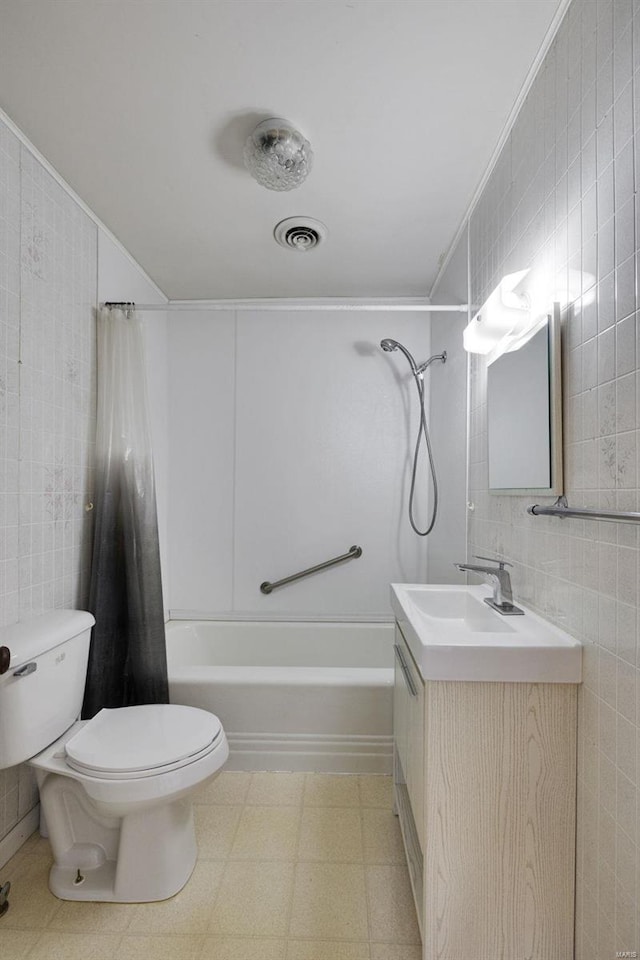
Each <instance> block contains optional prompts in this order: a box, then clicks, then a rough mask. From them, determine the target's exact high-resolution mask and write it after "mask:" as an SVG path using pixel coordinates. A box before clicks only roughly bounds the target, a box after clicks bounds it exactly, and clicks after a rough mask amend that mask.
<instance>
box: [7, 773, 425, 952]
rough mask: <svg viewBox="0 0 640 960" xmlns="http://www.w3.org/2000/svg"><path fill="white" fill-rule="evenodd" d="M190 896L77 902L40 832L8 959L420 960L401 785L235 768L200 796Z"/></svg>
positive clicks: (20, 859)
mask: <svg viewBox="0 0 640 960" xmlns="http://www.w3.org/2000/svg"><path fill="white" fill-rule="evenodd" d="M195 813H196V829H197V834H198V846H199V857H198V863H197V864H196V868H195V871H194V873H193V876H192V877H191V880H190V881H189V883H188V884H187V886H186V887H185V888H184V889H183V890H181V891H180V893H178V894H177V895H176V896H175V897H172V898H171V899H170V900H166V901H163V902H162V903H152V904H105V903H102V904H95V903H71V902H69V901H61V900H57V899H56V898H55V897H54V896H53V895H52V894H51V893H49V889H48V886H47V875H48V871H49V866H50V864H51V854H50V848H49V844H48V842H47V841H46V840H42V839H41V838H40V837H38V836H37V835H36V834H34V836H33V837H31V838H30V839H29V840H28V841H27V843H26V844H25V845H24V846H23V847H22V848H21V850H20V851H19V852H18V853H17V854H16V856H15V857H14V858H13V860H10V861H9V863H8V864H7V865H6V866H5V867H4V868H3V869H2V879H3V880H6V879H9V880H10V881H11V884H12V890H11V908H10V910H9V912H8V913H7V914H6V916H5V917H4V918H3V919H2V920H0V960H22V958H25V960H63V958H64V960H147V958H149V960H420V952H421V951H420V947H419V943H420V938H419V933H418V927H417V924H416V918H415V911H414V907H413V900H412V896H411V890H410V888H409V880H408V875H407V870H406V866H405V862H404V852H403V848H402V840H401V837H400V830H399V827H398V821H397V819H396V817H394V816H393V814H392V812H391V778H390V777H367V776H330V775H326V774H304V773H235V772H223V773H222V774H221V775H220V776H219V777H218V779H217V780H215V781H214V782H213V783H211V784H209V785H208V786H207V787H205V788H204V789H203V790H202V791H201V792H200V794H199V795H198V796H197V801H196V807H195Z"/></svg>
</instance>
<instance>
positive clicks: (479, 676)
mask: <svg viewBox="0 0 640 960" xmlns="http://www.w3.org/2000/svg"><path fill="white" fill-rule="evenodd" d="M488 596H491V590H490V588H489V587H486V586H474V587H465V586H459V585H458V584H455V585H454V584H451V585H448V584H444V585H443V584H437V585H435V584H433V585H432V584H423V583H393V584H391V606H392V607H393V612H394V613H395V616H396V620H397V621H398V623H399V624H400V628H401V630H402V632H403V633H404V636H405V638H406V641H407V643H408V644H409V649H410V650H411V653H412V654H413V658H414V660H415V661H416V664H417V665H418V667H419V669H420V672H421V674H422V676H423V678H424V679H425V680H494V681H501V682H529V683H580V681H581V680H582V646H581V644H580V643H579V642H578V641H577V640H575V639H574V638H573V637H571V636H569V634H568V633H565V632H564V630H561V629H560V628H559V627H555V626H553V624H551V623H548V622H547V621H546V620H543V619H542V617H539V616H538V615H537V614H535V613H533V612H532V611H531V610H527V608H526V607H523V608H522V609H523V610H524V616H521V617H519V616H515V617H514V616H503V614H501V613H498V612H497V611H496V610H492V609H491V607H489V606H487V604H486V603H484V598H485V597H488Z"/></svg>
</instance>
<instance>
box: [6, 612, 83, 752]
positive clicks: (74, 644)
mask: <svg viewBox="0 0 640 960" xmlns="http://www.w3.org/2000/svg"><path fill="white" fill-rule="evenodd" d="M94 623H95V620H94V618H93V616H92V615H91V614H90V613H85V612H84V611H82V610H52V611H51V612H50V613H46V614H44V615H43V616H41V617H34V618H33V619H32V620H25V621H23V622H22V623H15V624H13V625H12V626H10V627H3V628H1V629H0V670H3V671H4V672H2V673H1V674H0V770H2V769H4V768H5V767H12V766H14V765H15V764H16V763H22V762H23V761H24V760H28V759H29V758H30V757H33V756H34V755H35V754H36V753H39V752H40V750H44V748H45V747H46V746H48V745H49V744H50V743H53V741H54V740H57V738H58V737H60V736H62V734H63V733H64V732H65V730H68V729H69V727H70V726H71V725H72V724H73V723H74V722H75V721H76V720H77V719H78V716H79V714H80V710H81V708H82V699H83V696H84V685H85V680H86V674H87V660H88V657H89V641H90V639H91V627H92V626H93V624H94ZM2 648H4V649H2ZM7 651H8V652H7Z"/></svg>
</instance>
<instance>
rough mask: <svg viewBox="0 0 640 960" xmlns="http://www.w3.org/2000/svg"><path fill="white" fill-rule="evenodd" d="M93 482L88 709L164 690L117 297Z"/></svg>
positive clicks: (150, 478)
mask: <svg viewBox="0 0 640 960" xmlns="http://www.w3.org/2000/svg"><path fill="white" fill-rule="evenodd" d="M95 487H96V495H95V511H96V513H95V532H94V545H93V562H92V569H91V590H90V600H89V609H90V610H91V612H92V613H93V615H94V616H95V618H96V624H95V626H94V628H93V635H92V638H91V648H90V652H89V666H88V669H87V685H86V689H85V697H84V705H83V708H82V716H83V717H85V718H89V717H92V716H94V714H96V713H97V712H98V710H100V709H101V708H102V707H122V706H129V705H132V704H140V703H167V702H168V700H169V690H168V682H167V659H166V651H165V639H164V606H163V602H162V582H161V577H160V549H159V543H158V521H157V515H156V497H155V485H154V474H153V458H152V454H151V439H150V429H149V416H148V409H147V390H146V377H145V368H144V345H143V337H142V328H141V324H140V321H139V320H138V319H137V317H136V316H135V314H134V313H133V311H132V310H129V309H126V310H122V309H120V308H116V307H103V308H102V309H101V310H100V312H99V315H98V425H97V433H96V484H95Z"/></svg>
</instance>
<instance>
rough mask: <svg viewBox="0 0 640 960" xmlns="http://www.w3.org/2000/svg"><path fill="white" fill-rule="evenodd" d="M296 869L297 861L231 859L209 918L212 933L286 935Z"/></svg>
mask: <svg viewBox="0 0 640 960" xmlns="http://www.w3.org/2000/svg"><path fill="white" fill-rule="evenodd" d="M294 869H295V864H294V863H287V862H282V861H275V862H274V861H267V862H264V863H256V862H254V861H250V862H244V861H230V862H229V863H228V864H227V866H226V868H225V872H224V877H223V878H222V883H221V884H220V889H219V891H218V896H217V898H216V903H215V907H214V908H213V913H212V914H211V917H210V920H209V934H210V935H212V936H216V937H285V936H286V934H287V927H288V922H289V912H290V908H291V898H292V894H293V874H294Z"/></svg>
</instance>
